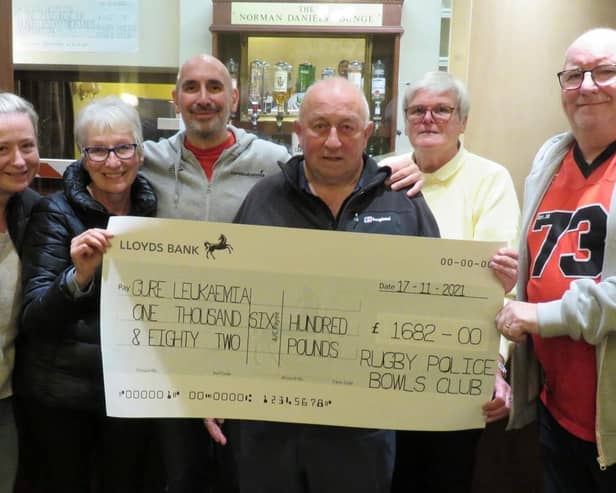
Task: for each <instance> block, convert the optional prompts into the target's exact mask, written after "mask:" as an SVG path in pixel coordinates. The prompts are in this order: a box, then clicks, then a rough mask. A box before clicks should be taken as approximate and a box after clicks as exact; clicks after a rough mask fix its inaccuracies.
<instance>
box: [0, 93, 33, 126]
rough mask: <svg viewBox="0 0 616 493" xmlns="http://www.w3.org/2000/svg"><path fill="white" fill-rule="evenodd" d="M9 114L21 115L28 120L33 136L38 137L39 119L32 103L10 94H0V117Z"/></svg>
mask: <svg viewBox="0 0 616 493" xmlns="http://www.w3.org/2000/svg"><path fill="white" fill-rule="evenodd" d="M11 113H23V114H24V115H26V116H27V117H28V118H30V121H31V122H32V128H33V129H34V136H35V137H37V136H38V121H39V117H38V114H37V112H36V110H35V109H34V106H32V103H31V102H30V101H27V100H25V99H24V98H22V97H21V96H17V94H13V93H12V92H0V115H8V114H11Z"/></svg>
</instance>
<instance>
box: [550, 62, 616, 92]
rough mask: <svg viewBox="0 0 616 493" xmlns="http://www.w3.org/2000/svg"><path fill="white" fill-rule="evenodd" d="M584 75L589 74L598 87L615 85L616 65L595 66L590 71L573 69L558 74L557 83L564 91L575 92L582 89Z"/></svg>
mask: <svg viewBox="0 0 616 493" xmlns="http://www.w3.org/2000/svg"><path fill="white" fill-rule="evenodd" d="M586 74H590V77H591V79H592V81H593V82H594V83H595V85H596V86H598V87H603V86H609V85H610V84H614V83H616V65H597V66H596V67H595V68H593V69H590V70H583V69H581V68H574V69H572V70H563V71H562V72H558V73H557V74H556V75H557V77H558V83H559V84H560V87H562V88H563V89H564V90H565V91H575V90H576V89H579V88H580V87H582V83H583V82H584V78H585V77H586Z"/></svg>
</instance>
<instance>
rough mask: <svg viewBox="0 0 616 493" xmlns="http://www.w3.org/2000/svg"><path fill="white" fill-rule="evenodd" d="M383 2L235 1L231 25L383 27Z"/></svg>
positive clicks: (232, 5)
mask: <svg viewBox="0 0 616 493" xmlns="http://www.w3.org/2000/svg"><path fill="white" fill-rule="evenodd" d="M382 22H383V5H380V4H356V3H318V4H314V3H313V4H311V3H307V2H301V3H299V2H296V3H284V4H281V3H265V2H234V3H232V4H231V24H268V25H286V26H353V27H368V26H373V27H374V26H381V25H382Z"/></svg>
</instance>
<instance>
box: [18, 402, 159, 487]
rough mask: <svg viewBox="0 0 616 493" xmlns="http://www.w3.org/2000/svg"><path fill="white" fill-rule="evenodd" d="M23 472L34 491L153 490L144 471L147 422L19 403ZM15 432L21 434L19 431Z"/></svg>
mask: <svg viewBox="0 0 616 493" xmlns="http://www.w3.org/2000/svg"><path fill="white" fill-rule="evenodd" d="M20 412H23V416H21V418H22V419H20V421H19V423H20V425H21V426H24V427H27V432H26V433H24V437H25V438H24V439H25V440H26V442H25V443H23V446H24V447H28V450H29V453H28V460H29V462H30V463H29V464H27V465H26V472H27V474H28V476H29V477H28V478H26V479H29V480H30V482H31V484H32V489H33V491H34V492H36V493H88V492H96V493H141V492H150V491H155V490H154V489H153V486H152V483H151V481H150V480H151V479H152V478H151V476H150V473H149V471H148V466H147V464H148V462H149V461H150V460H151V457H152V453H153V449H154V450H155V446H154V444H153V439H154V437H155V433H154V428H153V422H152V421H151V420H145V419H124V418H108V417H106V416H104V415H101V414H98V413H96V412H91V411H81V410H74V409H64V408H55V407H47V406H44V405H41V404H40V403H38V402H34V401H22V402H20ZM20 435H21V434H20Z"/></svg>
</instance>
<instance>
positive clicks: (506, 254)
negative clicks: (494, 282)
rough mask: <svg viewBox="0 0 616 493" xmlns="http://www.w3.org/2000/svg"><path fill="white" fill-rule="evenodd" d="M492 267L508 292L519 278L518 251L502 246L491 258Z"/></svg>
mask: <svg viewBox="0 0 616 493" xmlns="http://www.w3.org/2000/svg"><path fill="white" fill-rule="evenodd" d="M490 268H491V269H492V272H494V275H495V276H496V277H497V278H498V280H499V281H500V283H501V285H502V286H503V289H504V290H505V294H507V293H508V292H509V291H511V290H512V289H513V287H514V286H515V283H516V281H517V279H518V252H517V251H515V250H514V249H513V248H509V247H505V248H500V249H499V250H497V252H496V253H495V254H494V256H493V257H492V258H491V259H490Z"/></svg>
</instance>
